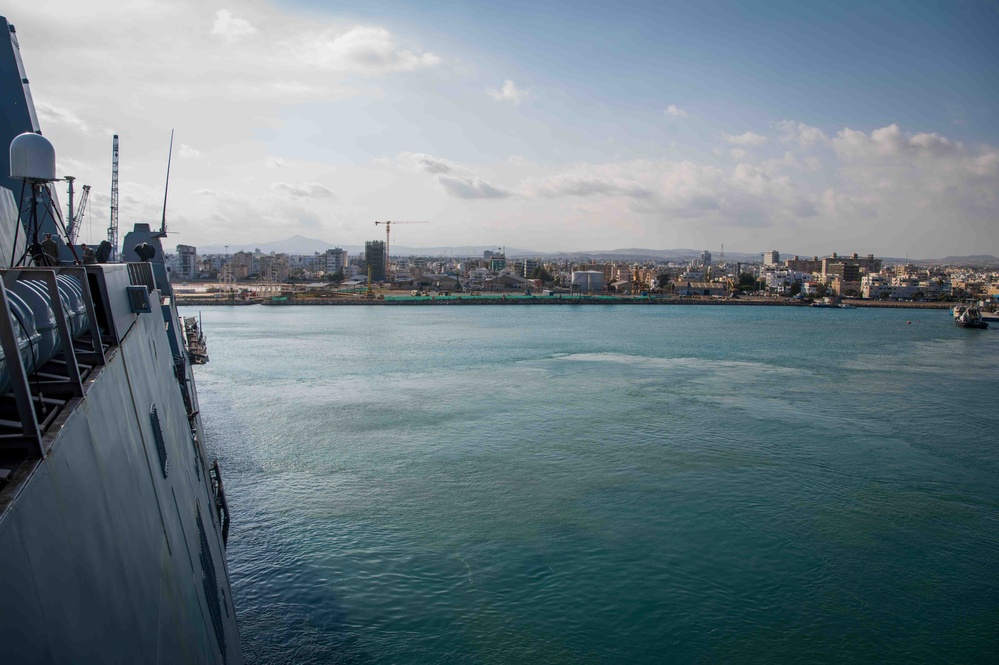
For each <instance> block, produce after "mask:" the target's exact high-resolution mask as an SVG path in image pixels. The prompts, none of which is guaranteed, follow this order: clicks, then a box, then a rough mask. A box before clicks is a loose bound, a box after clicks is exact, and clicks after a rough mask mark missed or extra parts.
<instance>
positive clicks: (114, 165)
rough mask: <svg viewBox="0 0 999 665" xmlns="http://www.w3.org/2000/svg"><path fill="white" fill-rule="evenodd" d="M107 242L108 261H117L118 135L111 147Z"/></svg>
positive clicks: (115, 136)
mask: <svg viewBox="0 0 999 665" xmlns="http://www.w3.org/2000/svg"><path fill="white" fill-rule="evenodd" d="M108 242H109V243H111V256H110V257H109V261H110V262H111V263H117V261H118V135H117V134H115V135H114V142H113V143H112V148H111V224H110V225H108Z"/></svg>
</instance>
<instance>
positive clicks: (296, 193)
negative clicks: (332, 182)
mask: <svg viewBox="0 0 999 665" xmlns="http://www.w3.org/2000/svg"><path fill="white" fill-rule="evenodd" d="M271 189H273V190H274V191H276V192H281V193H285V194H289V195H290V196H293V197H295V198H309V199H330V198H336V197H335V196H334V194H333V190H331V189H330V188H329V187H326V186H325V185H320V184H319V183H318V182H273V183H271Z"/></svg>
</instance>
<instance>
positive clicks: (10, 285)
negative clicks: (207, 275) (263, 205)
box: [0, 18, 242, 664]
mask: <svg viewBox="0 0 999 665" xmlns="http://www.w3.org/2000/svg"><path fill="white" fill-rule="evenodd" d="M0 28H2V30H3V32H4V34H5V35H10V48H9V49H8V45H7V40H6V37H4V38H3V39H2V40H0V106H2V111H0V144H2V145H3V146H6V145H8V144H9V143H10V141H11V139H12V137H14V136H16V135H19V134H22V133H24V132H36V131H37V130H38V127H37V119H36V117H35V114H34V109H33V107H32V106H31V97H30V93H29V92H28V87H27V86H28V84H27V78H26V76H25V75H24V68H23V65H22V63H21V60H20V54H19V52H18V44H17V40H16V37H15V34H16V33H15V32H14V30H13V27H12V26H10V25H9V24H8V23H7V21H6V19H4V18H0ZM12 72H13V73H15V74H16V75H17V78H16V79H15V78H14V77H13V76H11V73H12ZM5 149H6V148H5ZM3 184H9V182H8V181H6V180H4V181H0V185H3ZM18 198H19V192H12V191H11V188H9V187H3V186H0V266H3V267H2V269H0V351H2V356H0V654H2V656H0V661H2V662H4V663H29V662H30V663H92V662H93V663H119V662H120V663H154V662H158V663H229V664H234V663H241V662H242V654H241V648H240V639H239V631H238V627H237V623H236V613H235V610H234V608H233V605H232V594H231V590H230V586H229V574H228V569H227V567H226V560H225V544H226V537H227V533H228V522H229V515H228V507H227V504H226V501H225V495H224V492H223V490H222V479H221V473H220V469H219V466H218V464H217V462H215V463H210V462H209V457H208V455H207V453H206V451H205V449H204V432H203V429H202V424H201V419H200V415H199V406H198V397H197V391H196V389H195V384H194V376H193V373H192V370H191V361H190V356H189V353H188V349H187V348H186V346H185V341H186V340H185V331H184V324H183V321H182V320H181V318H180V317H179V315H178V312H177V308H176V306H175V304H174V302H173V292H172V289H171V287H170V282H169V279H168V275H167V272H166V269H165V266H164V264H163V250H162V247H161V246H160V238H161V237H162V236H163V234H162V233H160V232H154V231H152V230H150V228H149V226H148V225H136V228H135V230H134V231H132V232H131V233H129V234H127V235H126V236H125V240H124V243H123V244H124V251H123V252H122V256H123V257H124V259H125V260H126V261H127V262H126V263H118V264H103V265H102V264H96V265H74V264H73V263H72V262H69V261H66V260H63V261H61V262H58V263H57V264H55V265H47V266H39V265H37V264H38V263H39V262H38V260H37V258H36V259H35V260H34V261H32V260H31V258H32V257H30V256H29V257H26V259H27V260H24V259H22V260H20V261H18V260H16V257H19V256H22V255H23V254H24V252H23V245H24V240H23V238H24V236H25V229H24V228H21V227H20V225H21V220H22V219H23V217H24V215H23V212H24V209H23V206H22V205H20V202H19V201H18ZM15 238H20V239H21V240H20V241H16V240H15ZM142 243H145V247H144V248H143V249H144V250H145V251H144V252H143V254H144V255H145V258H146V260H140V257H139V256H138V255H136V253H135V249H134V248H135V246H136V245H140V244H142ZM64 249H69V248H66V247H64ZM150 254H151V258H150V257H149V255H150ZM11 257H15V260H11ZM63 258H64V259H65V253H63Z"/></svg>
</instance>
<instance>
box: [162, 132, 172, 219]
mask: <svg viewBox="0 0 999 665" xmlns="http://www.w3.org/2000/svg"><path fill="white" fill-rule="evenodd" d="M172 159H173V130H172V129H171V130H170V152H169V153H167V175H166V184H165V185H163V221H162V222H160V233H166V203H167V192H168V191H170V161H171V160H172Z"/></svg>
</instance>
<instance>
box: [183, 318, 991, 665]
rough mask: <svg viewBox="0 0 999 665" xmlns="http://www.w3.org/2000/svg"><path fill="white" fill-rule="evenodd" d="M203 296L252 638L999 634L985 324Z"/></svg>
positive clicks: (640, 655)
mask: <svg viewBox="0 0 999 665" xmlns="http://www.w3.org/2000/svg"><path fill="white" fill-rule="evenodd" d="M187 313H188V314H190V313H191V310H190V309H188V310H187ZM203 318H204V325H205V329H206V332H207V335H208V342H209V350H210V353H211V358H212V360H211V363H210V364H208V365H207V366H205V367H204V368H199V369H198V382H199V392H200V398H201V405H202V413H203V417H204V422H205V424H206V427H207V428H208V429H207V436H208V445H209V447H210V449H211V450H212V451H213V453H214V454H217V455H218V457H219V458H220V460H221V463H222V468H223V473H224V478H225V482H226V489H227V493H228V497H229V502H230V508H231V510H232V513H233V527H232V532H231V535H230V541H229V550H228V555H229V562H230V564H229V565H230V573H231V577H232V583H233V592H234V601H235V606H236V609H237V612H238V614H239V620H240V626H241V632H242V636H243V644H244V650H245V654H246V657H247V660H248V662H252V663H327V662H336V663H659V662H698V663H702V662H703V663H723V662H743V663H782V662H784V663H799V662H828V663H840V662H849V661H864V662H896V663H918V662H922V663H940V662H976V661H977V662H986V661H991V659H992V658H993V657H995V654H996V653H997V652H999V573H997V569H999V416H997V411H996V402H997V398H999V331H996V330H988V331H976V330H963V329H960V328H958V327H956V326H955V325H954V324H953V323H952V322H951V318H950V315H949V313H948V312H946V311H897V310H854V311H840V310H809V309H790V308H756V307H634V306H631V307H629V306H592V307H585V308H583V307H580V308H567V307H530V308H528V307H509V306H508V307H462V308H456V307H412V308H410V307H407V308H398V307H377V306H375V307H329V308H323V307H300V308H294V307H287V308H278V307H273V308H264V307H236V308H221V307H216V308H208V309H205V310H204V311H203ZM907 321H911V324H907Z"/></svg>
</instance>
